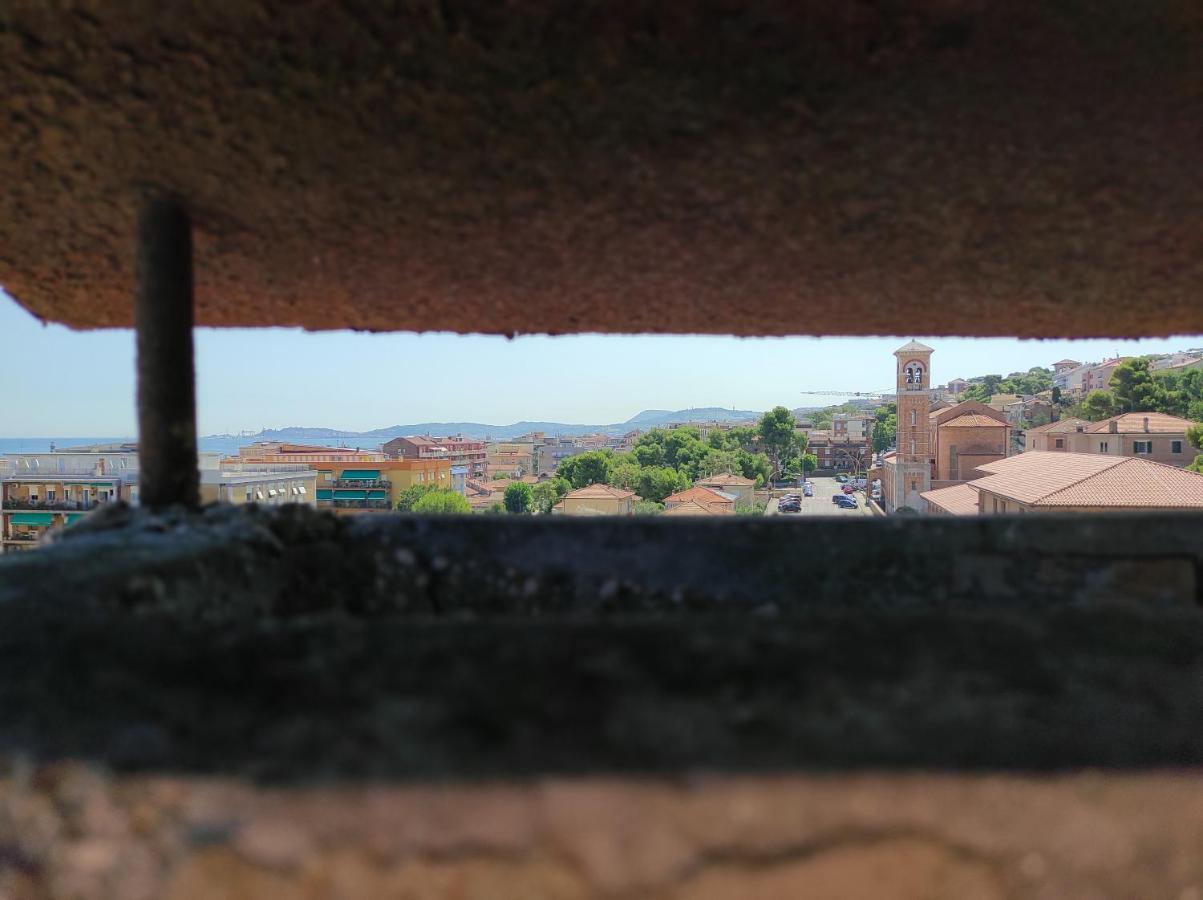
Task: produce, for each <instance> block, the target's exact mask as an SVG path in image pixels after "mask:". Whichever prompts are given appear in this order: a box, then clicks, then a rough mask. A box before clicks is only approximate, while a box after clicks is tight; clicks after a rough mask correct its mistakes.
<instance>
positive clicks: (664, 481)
mask: <svg viewBox="0 0 1203 900" xmlns="http://www.w3.org/2000/svg"><path fill="white" fill-rule="evenodd" d="M689 485H690V480H689V479H688V478H687V477H686V476H685V475H684V473H681V472H678V471H676V470H675V469H670V468H668V466H649V467H647V468H644V469H640V470H639V480H638V481H637V482H636V484H635V486H634V487H633V488H631V490H634V491H635V493H636V494H638V495H639V496H640V497H642V498H643V499H644V500H651V501H652V502H653V503H662V502H664V498H665V497H667V496H669V495H670V494H675V493H676V492H677V491H683V490H685V489H686V488H687V487H689Z"/></svg>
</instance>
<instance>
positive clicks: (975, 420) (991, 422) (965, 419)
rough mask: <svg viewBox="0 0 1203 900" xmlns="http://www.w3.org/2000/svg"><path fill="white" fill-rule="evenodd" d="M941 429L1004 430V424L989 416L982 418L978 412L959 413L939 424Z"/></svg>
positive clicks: (1005, 424) (1005, 425)
mask: <svg viewBox="0 0 1203 900" xmlns="http://www.w3.org/2000/svg"><path fill="white" fill-rule="evenodd" d="M940 427H941V428H1006V427H1007V423H1006V422H1000V421H998V419H995V418H992V417H990V416H983V415H982V414H981V413H979V412H967V413H961V414H960V415H959V416H956V417H954V418H952V419H948V420H946V421H944V422H941V423H940Z"/></svg>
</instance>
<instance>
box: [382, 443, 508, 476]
mask: <svg viewBox="0 0 1203 900" xmlns="http://www.w3.org/2000/svg"><path fill="white" fill-rule="evenodd" d="M380 449H381V451H382V452H383V453H384V455H385V456H386V457H387V458H389V459H446V460H449V461H450V462H451V466H452V469H453V470H462V472H458V473H457V474H462V475H463V476H464V477H465V478H467V479H476V478H485V477H487V476H488V470H489V461H488V453H487V452H486V451H485V442H484V441H477V440H472V439H470V438H465V437H462V436H460V435H453V436H448V437H431V436H430V435H420V436H414V437H400V438H393V440H391V441H389V442H388V443H386V444H385V445H384V446H383V447H381V448H380Z"/></svg>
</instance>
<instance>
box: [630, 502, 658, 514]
mask: <svg viewBox="0 0 1203 900" xmlns="http://www.w3.org/2000/svg"><path fill="white" fill-rule="evenodd" d="M663 509H664V504H663V503H657V502H656V501H654V500H640V501H639V502H638V503H636V504H635V515H637V516H654V515H656V514H658V513H660V512H661V511H662V510H663Z"/></svg>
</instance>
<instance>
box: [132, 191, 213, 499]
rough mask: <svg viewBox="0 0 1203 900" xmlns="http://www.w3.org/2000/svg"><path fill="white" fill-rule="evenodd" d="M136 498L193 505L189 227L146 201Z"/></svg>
mask: <svg viewBox="0 0 1203 900" xmlns="http://www.w3.org/2000/svg"><path fill="white" fill-rule="evenodd" d="M137 274H138V292H137V299H136V302H135V304H134V314H135V326H136V334H137V350H138V465H139V473H138V495H139V498H140V502H141V503H142V504H143V505H145V506H147V507H150V508H151V509H158V508H161V507H167V506H172V505H174V504H179V505H182V506H185V507H196V506H199V505H200V485H199V478H200V476H199V473H198V472H197V453H196V374H195V366H194V363H193V350H192V323H193V310H192V302H193V301H192V225H191V223H190V222H189V220H188V213H187V212H186V211H185V210H184V208H183V207H182V206H181V205H180V204H179V202H178V201H175V200H171V199H165V198H153V199H150V200H148V201H147V202H146V204H145V206H144V208H143V210H142V212H141V215H140V217H139V222H138V247H137Z"/></svg>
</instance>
